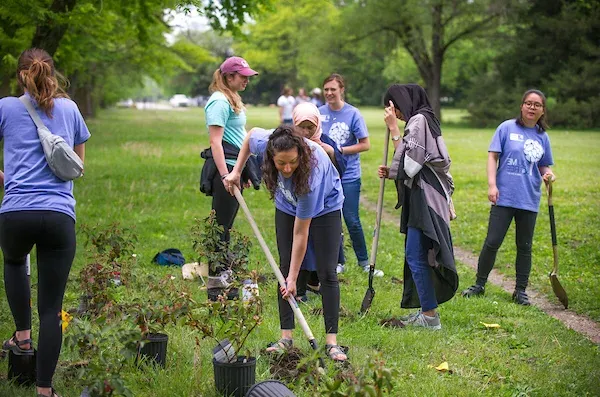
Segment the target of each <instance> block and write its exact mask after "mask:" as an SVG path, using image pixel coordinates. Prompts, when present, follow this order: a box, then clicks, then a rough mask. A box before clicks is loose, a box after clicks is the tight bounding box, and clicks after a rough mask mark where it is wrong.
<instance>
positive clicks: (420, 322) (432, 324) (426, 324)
mask: <svg viewBox="0 0 600 397" xmlns="http://www.w3.org/2000/svg"><path fill="white" fill-rule="evenodd" d="M406 325H411V326H413V327H422V328H427V329H434V330H438V329H442V323H441V322H440V315H439V313H435V316H434V317H431V316H426V315H425V314H423V313H419V314H418V315H417V316H416V317H415V318H414V320H413V321H411V322H409V323H406Z"/></svg>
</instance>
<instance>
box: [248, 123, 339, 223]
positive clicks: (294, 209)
mask: <svg viewBox="0 0 600 397" xmlns="http://www.w3.org/2000/svg"><path fill="white" fill-rule="evenodd" d="M271 133H272V130H269V131H267V130H263V129H260V128H255V129H254V131H253V133H252V136H250V152H251V153H252V154H255V155H259V154H260V155H263V156H264V155H265V150H266V148H267V141H268V140H269V136H270V135H271ZM304 141H305V142H306V143H307V144H308V146H310V148H311V149H312V152H313V156H314V158H315V160H316V166H315V167H314V168H312V169H311V170H310V178H309V183H310V192H309V193H307V194H304V195H302V196H298V197H297V196H296V195H295V194H294V189H293V185H292V178H284V177H283V175H281V173H279V177H278V181H277V184H278V187H277V191H276V192H275V208H277V209H278V210H280V211H283V212H285V213H286V214H288V215H292V216H296V217H298V218H301V219H309V218H316V217H319V216H321V215H325V214H328V213H330V212H333V211H336V210H340V209H342V206H343V205H344V193H343V192H342V183H341V181H340V175H339V174H338V172H337V170H336V169H335V167H334V166H333V163H332V162H331V160H330V159H329V156H327V153H325V150H323V148H322V147H321V146H319V145H318V144H316V143H315V142H312V141H310V140H308V139H306V138H305V139H304Z"/></svg>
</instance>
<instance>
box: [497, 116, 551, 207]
mask: <svg viewBox="0 0 600 397" xmlns="http://www.w3.org/2000/svg"><path fill="white" fill-rule="evenodd" d="M488 151H489V152H496V153H499V156H498V171H497V172H496V186H497V187H498V191H499V192H500V197H499V198H498V201H497V203H496V205H499V206H501V207H512V208H518V209H522V210H527V211H533V212H538V210H539V206H540V197H541V195H542V193H541V191H540V185H541V183H542V175H541V174H540V171H539V169H538V167H543V166H550V165H552V164H553V159H552V150H551V149H550V138H548V134H546V132H545V131H541V132H540V130H538V129H537V127H535V128H528V127H522V126H520V125H518V124H517V122H516V120H515V119H512V120H506V121H505V122H503V123H502V124H500V125H499V126H498V128H497V129H496V132H495V133H494V137H493V138H492V143H491V144H490V148H489V149H488Z"/></svg>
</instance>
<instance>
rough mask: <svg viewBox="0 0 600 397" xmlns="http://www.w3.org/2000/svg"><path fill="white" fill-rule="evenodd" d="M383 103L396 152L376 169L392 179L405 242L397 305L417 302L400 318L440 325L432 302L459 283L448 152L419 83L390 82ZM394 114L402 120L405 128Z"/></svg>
mask: <svg viewBox="0 0 600 397" xmlns="http://www.w3.org/2000/svg"><path fill="white" fill-rule="evenodd" d="M384 106H386V108H385V123H386V125H387V128H389V130H390V135H391V137H392V142H393V143H394V149H395V152H394V157H393V159H392V164H391V166H390V167H387V166H384V165H382V166H380V167H379V172H378V173H379V177H380V178H381V177H385V178H390V179H393V180H394V181H395V182H396V189H397V192H398V205H397V206H396V208H398V207H399V206H402V215H401V221H400V232H401V233H404V234H406V243H405V260H404V292H403V296H402V303H401V306H402V307H404V308H416V307H420V310H419V311H417V312H415V313H413V314H411V315H409V316H407V317H404V318H403V319H402V320H403V323H404V324H405V325H411V326H416V327H423V328H428V329H441V327H442V325H441V322H440V316H439V313H438V312H437V310H436V308H437V307H438V304H439V303H443V302H445V301H447V300H449V299H451V298H452V297H453V296H454V294H455V293H456V289H457V288H458V274H457V273H456V268H455V266H454V251H453V248H452V235H451V234H450V220H451V219H454V218H455V217H456V215H455V214H454V208H453V206H452V198H451V196H452V193H453V191H454V182H453V181H452V176H451V175H450V172H449V170H450V156H449V155H448V150H447V149H446V145H445V143H444V139H443V138H442V131H441V129H440V123H439V121H438V119H437V117H436V116H435V114H434V112H433V110H432V109H431V105H430V104H429V99H428V98H427V94H426V93H425V90H424V89H423V88H422V87H421V86H419V85H417V84H394V85H392V86H391V87H390V88H389V89H388V91H387V92H386V94H385V97H384ZM397 119H400V120H402V121H405V122H406V126H405V127H404V133H402V132H401V131H400V129H399V128H398V123H397V121H396V120H397ZM386 144H387V142H386Z"/></svg>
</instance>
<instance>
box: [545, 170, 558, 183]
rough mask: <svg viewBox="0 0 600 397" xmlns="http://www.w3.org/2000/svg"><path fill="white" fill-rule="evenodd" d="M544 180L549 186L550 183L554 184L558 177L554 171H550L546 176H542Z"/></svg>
mask: <svg viewBox="0 0 600 397" xmlns="http://www.w3.org/2000/svg"><path fill="white" fill-rule="evenodd" d="M542 179H543V180H544V182H545V183H546V184H548V182H554V181H555V180H556V176H555V175H554V173H553V172H552V170H548V171H546V173H545V174H544V175H542Z"/></svg>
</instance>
